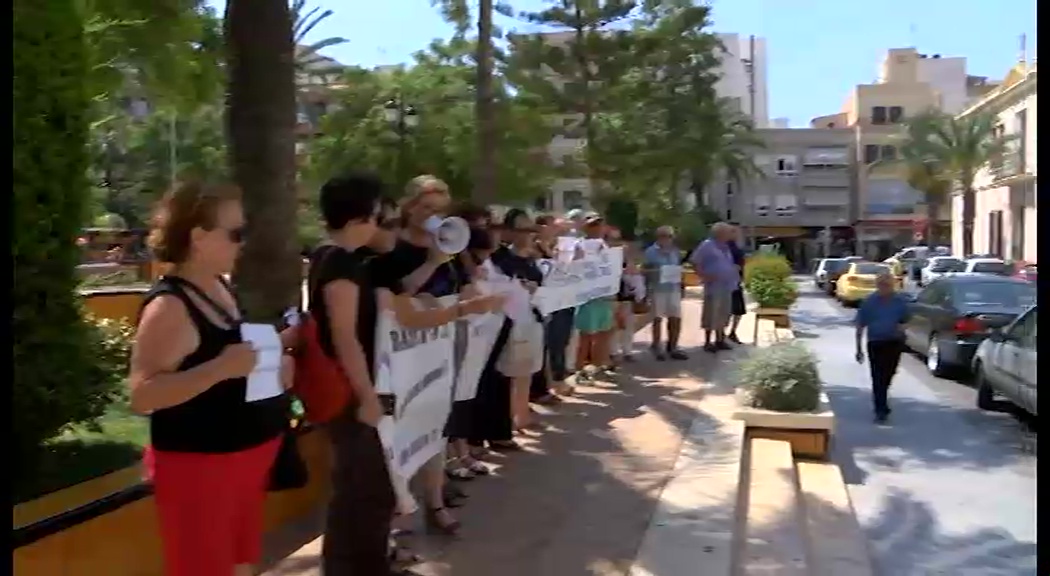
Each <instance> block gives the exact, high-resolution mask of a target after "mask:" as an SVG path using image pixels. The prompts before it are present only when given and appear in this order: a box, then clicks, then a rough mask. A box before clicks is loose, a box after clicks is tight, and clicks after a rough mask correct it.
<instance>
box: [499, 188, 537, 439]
mask: <svg viewBox="0 0 1050 576" xmlns="http://www.w3.org/2000/svg"><path fill="white" fill-rule="evenodd" d="M503 235H504V237H505V238H507V239H508V240H509V243H508V244H505V245H504V246H501V247H500V248H499V249H497V250H496V251H495V252H494V253H493V254H492V263H493V264H494V265H495V266H496V268H497V269H498V270H499V271H500V272H501V273H502V274H504V275H505V276H507V277H508V278H511V279H513V280H516V281H519V282H521V284H522V286H524V287H525V289H526V290H528V291H529V292H530V293H531V292H535V291H536V289H537V288H538V287H539V286H540V284H541V283H543V273H542V272H541V271H540V269H539V267H538V266H537V265H536V257H535V235H536V230H535V228H534V227H533V223H532V219H531V218H529V215H528V214H526V213H525V212H524V211H523V210H519V209H517V208H513V209H511V210H508V211H507V214H506V215H505V216H504V218H503ZM496 369H497V370H499V372H500V373H501V374H503V375H504V376H506V377H508V378H510V379H511V387H510V391H511V392H510V394H511V397H510V411H511V418H512V420H513V422H514V429H515V430H516V431H518V432H525V431H526V430H535V429H536V428H537V427H538V426H537V425H536V424H534V423H533V422H532V411H531V409H530V408H529V392H530V389H531V387H532V378H533V375H534V374H536V373H537V372H539V371H541V370H542V369H543V316H542V315H540V313H539V311H538V310H536V309H535V308H532V307H530V308H529V310H528V312H527V313H526V314H525V316H524V317H522V318H517V319H513V324H512V327H511V335H510V343H509V345H508V346H507V347H506V349H505V350H504V351H503V354H502V356H501V357H500V359H499V360H498V361H497V364H496Z"/></svg>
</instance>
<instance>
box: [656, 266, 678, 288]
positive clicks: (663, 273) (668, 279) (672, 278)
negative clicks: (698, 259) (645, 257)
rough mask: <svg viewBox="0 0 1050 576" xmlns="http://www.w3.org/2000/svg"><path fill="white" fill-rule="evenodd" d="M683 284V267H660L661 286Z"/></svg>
mask: <svg viewBox="0 0 1050 576" xmlns="http://www.w3.org/2000/svg"><path fill="white" fill-rule="evenodd" d="M681 283H682V267H681V266H671V265H667V266H661V267H660V284H676V285H677V284H681Z"/></svg>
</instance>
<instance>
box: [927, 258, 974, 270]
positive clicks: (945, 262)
mask: <svg viewBox="0 0 1050 576" xmlns="http://www.w3.org/2000/svg"><path fill="white" fill-rule="evenodd" d="M963 270H966V262H963V261H962V260H958V259H955V258H938V259H937V260H934V261H933V262H931V263H930V271H931V272H962V271H963Z"/></svg>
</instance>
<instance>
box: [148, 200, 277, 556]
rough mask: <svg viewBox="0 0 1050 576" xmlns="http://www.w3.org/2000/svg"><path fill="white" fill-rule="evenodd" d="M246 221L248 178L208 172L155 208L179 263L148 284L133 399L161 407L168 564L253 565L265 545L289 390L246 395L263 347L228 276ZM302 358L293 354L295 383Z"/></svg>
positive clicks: (158, 239)
mask: <svg viewBox="0 0 1050 576" xmlns="http://www.w3.org/2000/svg"><path fill="white" fill-rule="evenodd" d="M244 226H245V219H244V209H243V207H242V205H241V200H240V191H239V190H238V189H237V188H235V187H232V186H209V185H204V184H200V183H187V184H182V185H180V186H178V187H177V188H175V189H174V190H173V191H171V192H169V193H168V195H166V196H165V197H164V199H163V201H162V202H161V203H160V206H159V210H158V211H157V213H156V215H155V217H154V220H153V227H152V231H151V234H150V246H151V248H152V249H153V252H154V255H155V256H156V258H157V259H158V260H159V261H160V262H163V263H166V264H169V265H171V266H172V270H171V272H170V273H169V274H167V275H165V276H162V277H161V278H160V279H159V280H158V281H157V283H156V284H155V285H154V287H153V288H152V290H150V292H149V293H148V294H147V295H146V299H145V302H144V304H143V306H142V311H141V314H140V316H139V324H138V329H137V333H136V335H135V343H134V345H133V347H132V353H131V363H130V364H131V366H130V374H129V376H128V382H129V386H130V398H131V407H132V409H133V410H135V411H136V412H138V413H140V414H145V415H148V416H149V424H150V441H151V448H150V449H149V451H148V452H147V460H148V462H147V467H148V468H150V469H151V476H152V481H153V487H154V501H155V502H156V505H157V516H158V520H159V521H160V534H161V540H162V541H163V550H164V573H165V574H166V575H167V576H230V575H231V574H233V575H235V576H249V575H250V574H253V573H254V572H253V568H252V565H253V564H255V563H256V562H257V561H258V560H259V556H260V552H261V543H262V542H261V540H262V531H263V506H264V503H265V499H266V489H267V485H268V481H269V475H270V469H271V467H272V465H273V462H274V459H275V457H276V454H277V448H278V444H279V438H280V436H281V434H282V432H284V430H285V429H286V427H287V410H288V401H287V398H286V397H285V396H284V395H278V396H275V397H272V398H268V399H264V400H256V401H252V402H248V401H247V400H246V398H245V395H246V389H247V379H246V377H247V375H248V374H249V373H250V372H251V371H252V370H253V369H254V368H255V366H256V360H257V358H256V353H255V351H254V350H253V349H252V347H251V344H249V343H247V342H242V341H241V336H240V330H239V324H240V322H241V315H240V308H239V306H238V303H237V298H236V296H235V295H234V293H233V292H232V290H231V288H230V286H229V285H228V284H227V283H226V281H225V280H224V276H225V275H227V274H229V273H230V272H231V271H232V270H233V267H234V263H235V262H236V261H237V255H238V253H239V252H240V250H241V245H242V242H243V230H244ZM292 369H293V364H292V362H291V358H290V357H285V358H284V361H283V362H282V370H281V372H282V378H283V382H284V384H285V387H286V388H287V386H288V385H289V384H290V383H291V377H292ZM149 460H151V461H149Z"/></svg>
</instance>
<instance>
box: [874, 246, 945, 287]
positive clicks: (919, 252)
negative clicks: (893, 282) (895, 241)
mask: <svg viewBox="0 0 1050 576" xmlns="http://www.w3.org/2000/svg"><path fill="white" fill-rule="evenodd" d="M949 254H951V249H950V248H948V247H947V246H934V247H933V248H930V247H929V246H908V247H907V248H902V249H901V250H900V251H898V252H897V253H896V254H894V255H893V256H890V257H889V258H887V259H886V260H884V261H883V262H885V263H887V264H891V263H892V264H893V273H894V274H895V275H897V276H911V277H912V278H913V279H915V280H918V279H919V276H918V273H919V268H921V267H922V266H924V265H925V263H926V260H927V259H928V258H929V257H931V256H948V255H949Z"/></svg>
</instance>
